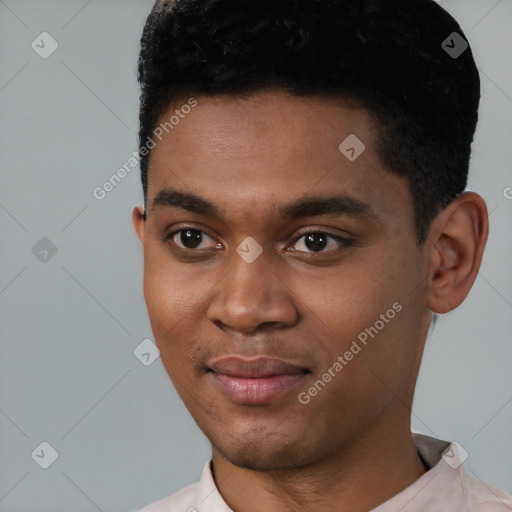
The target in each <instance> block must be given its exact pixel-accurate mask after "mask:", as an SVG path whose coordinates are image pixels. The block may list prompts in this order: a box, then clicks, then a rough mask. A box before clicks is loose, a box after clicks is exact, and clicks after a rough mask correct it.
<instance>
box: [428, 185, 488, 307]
mask: <svg viewBox="0 0 512 512" xmlns="http://www.w3.org/2000/svg"><path fill="white" fill-rule="evenodd" d="M488 230H489V224H488V215H487V206H486V204H485V201H484V200H483V199H482V197H481V196H479V195H478V194H475V193H474V192H466V193H464V194H462V195H461V196H459V197H458V198H457V199H455V200H453V201H452V202H451V203H450V204H449V205H448V206H447V207H446V208H445V209H444V210H443V211H442V212H440V213H439V214H438V215H437V217H436V218H435V219H434V221H433V222H432V226H431V229H430V231H429V236H428V239H427V241H426V244H428V247H429V249H428V251H429V260H428V261H429V268H428V275H427V279H428V283H427V284H428V307H429V308H430V309H431V310H432V311H434V312H435V313H447V312H448V311H451V310H453V309H455V308H456V307H458V306H459V305H460V304H461V303H462V302H463V300H464V299H465V298H466V296H467V295H468V293H469V291H470V290H471V287H472V286H473V283H474V282H475V279H476V276H477V275H478V270H479V268H480V264H481V262H482V255H483V251H484V248H485V244H486V241H487V235H488Z"/></svg>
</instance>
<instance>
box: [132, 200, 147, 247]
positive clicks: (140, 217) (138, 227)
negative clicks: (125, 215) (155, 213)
mask: <svg viewBox="0 0 512 512" xmlns="http://www.w3.org/2000/svg"><path fill="white" fill-rule="evenodd" d="M132 223H133V227H134V229H135V233H136V234H137V237H138V238H139V240H140V242H141V244H142V245H144V233H145V230H146V214H145V211H144V207H143V206H135V207H134V208H133V210H132Z"/></svg>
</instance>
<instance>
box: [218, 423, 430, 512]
mask: <svg viewBox="0 0 512 512" xmlns="http://www.w3.org/2000/svg"><path fill="white" fill-rule="evenodd" d="M425 471H426V470H425V467H424V466H423V463H422V462H421V459H420V458H419V455H418V453H417V451H416V447H415V446H414V442H413V439H412V434H411V431H410V428H409V426H408V425H407V428H402V429H397V426H396V424H395V425H392V424H391V425H389V427H388V428H385V427H384V428H383V426H382V425H380V426H379V428H378V429H374V431H372V430H369V431H368V432H366V433H365V434H364V435H362V436H359V437H358V439H357V440H351V441H350V443H347V446H346V447H343V449H340V450H338V451H337V452H336V453H333V454H331V455H330V456H329V457H328V458H324V459H322V460H319V461H317V462H314V463H311V464H308V465H306V466H302V467H298V468H292V469H286V470H271V471H253V470H249V469H245V468H240V467H238V466H235V465H234V464H232V463H231V462H229V461H228V460H227V459H226V458H224V457H223V456H222V455H221V454H220V453H219V452H218V451H217V450H216V449H215V448H213V473H214V479H215V481H216V485H217V488H218V489H219V492H220V494H221V495H222V497H223V499H224V501H225V502H226V503H227V504H228V506H229V507H230V508H231V509H232V510H234V511H235V512H261V510H268V511H269V512H285V511H286V512H289V511H290V510H300V511H301V512H310V511H311V512H324V511H325V512H327V511H329V512H332V510H339V511H350V512H368V510H372V509H373V508H375V507H377V506H378V505H380V504H381V503H384V502H385V501H387V500H388V499H390V498H391V497H393V496H395V495H396V494H398V493H399V492H401V491H402V490H404V489H405V488H406V487H408V486H409V485H411V484H412V483H413V482H415V481H416V480H417V479H418V478H419V477H420V476H422V475H423V474H424V473H425Z"/></svg>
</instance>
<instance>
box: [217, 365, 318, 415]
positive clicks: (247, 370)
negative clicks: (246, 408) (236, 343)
mask: <svg viewBox="0 0 512 512" xmlns="http://www.w3.org/2000/svg"><path fill="white" fill-rule="evenodd" d="M209 370H210V372H211V375H212V377H213V379H214V381H215V383H216V384H217V386H218V387H219V389H220V390H221V391H222V392H223V393H224V394H225V395H226V396H227V397H228V398H230V399H231V400H232V401H233V402H235V403H238V404H246V405H258V404H265V403H267V402H270V401H271V400H273V399H275V398H277V397H278V396H279V395H283V394H284V393H287V392H290V391H291V390H292V389H293V388H295V387H296V386H298V384H299V383H300V382H301V381H302V380H303V379H304V377H305V376H306V374H308V373H310V372H309V370H307V369H306V368H304V367H301V366H298V365H295V364H293V363H290V362H288V361H284V360H282V359H275V358H271V357H261V356H260V357H257V358H255V359H246V358H242V357H226V358H223V359H217V360H214V361H212V362H211V363H210V364H209Z"/></svg>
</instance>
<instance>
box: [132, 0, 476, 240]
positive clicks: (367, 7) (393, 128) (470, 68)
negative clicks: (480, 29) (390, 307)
mask: <svg viewBox="0 0 512 512" xmlns="http://www.w3.org/2000/svg"><path fill="white" fill-rule="evenodd" d="M454 32H456V33H458V35H459V36H458V37H459V39H458V40H454V39H453V33H454ZM455 37H457V36H455ZM450 38H452V39H450ZM465 42H466V38H465V36H464V33H463V32H462V29H461V28H460V26H459V24H458V23H457V21H456V20H455V19H453V17H452V16H451V15H450V14H449V13H447V12H446V11H445V10H444V9H443V8H442V7H440V6H439V5H438V4H437V3H436V2H435V1H434V0H167V1H164V0H157V1H156V3H155V5H154V7H153V9H152V11H151V13H150V14H149V16H148V18H147V21H146V24H145V26H144V30H143V33H142V37H141V41H140V43H141V47H140V55H139V60H138V80H139V83H140V86H141V96H140V113H139V121H140V130H139V143H140V147H143V146H144V145H146V144H147V141H148V140H149V138H151V135H152V132H153V130H155V128H156V126H157V123H158V121H159V119H160V116H161V115H162V114H163V113H164V112H165V110H166V109H168V108H169V106H170V105H171V104H172V103H173V102H176V101H178V100H179V99H183V98H187V97H188V96H190V95H208V96H214V95H232V96H238V97H248V96H250V95H251V94H252V93H255V92H258V91H261V90H264V89H272V88H280V89H284V90H286V91H288V92H290V93H293V94H295V95H297V96H308V95H310V96H313V95H325V96H331V97H332V96H336V97H341V98H345V99H348V100H353V101H356V102H358V104H360V105H361V106H362V107H364V108H366V109H367V110H368V112H370V114H371V115H372V116H373V117H374V119H375V121H376V124H377V127H378V134H379V135H378V139H379V140H378V151H379V156H380V157H381V159H382V161H383V163H384V164H385V166H386V167H387V168H388V169H389V170H390V171H392V172H395V173H398V174H399V175H401V176H404V177H405V178H406V179H407V180H408V182H409V184H410V189H411V193H412V197H413V201H414V210H415V219H414V220H415V225H416V232H417V238H418V243H419V244H422V243H423V242H424V241H425V237H426V234H427V232H428V228H429V226H430V222H431V220H432V219H433V218H434V217H435V215H436V214H437V213H438V212H439V211H440V210H441V209H443V208H444V207H445V206H446V205H448V204H449V203H450V202H451V201H452V200H453V199H454V198H455V197H457V195H459V194H460V193H462V192H463V191H464V189H465V188H466V184H467V177H468V169H469V160H470V154H471V143H472V141H473V136H474V133H475V129H476V124H477V121H478V105H479V101H480V78H479V75H478V70H477V67H476V64H475V61H474V59H473V55H472V52H471V48H470V47H468V48H467V49H466V50H465V51H463V52H462V54H461V55H459V56H457V55H454V54H453V53H452V54H450V52H449V51H448V50H449V49H450V48H451V47H455V45H456V44H457V45H459V48H460V47H461V45H464V46H465ZM446 48H447V49H446ZM340 142H341V141H340ZM143 153H146V154H140V166H141V180H142V186H143V190H144V203H145V204H146V203H147V180H148V162H149V158H150V153H148V152H147V150H146V151H145V152H143Z"/></svg>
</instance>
